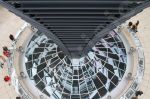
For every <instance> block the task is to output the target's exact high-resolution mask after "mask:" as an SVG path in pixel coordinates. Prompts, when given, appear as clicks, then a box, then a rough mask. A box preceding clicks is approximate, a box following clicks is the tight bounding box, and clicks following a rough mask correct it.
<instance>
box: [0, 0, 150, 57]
mask: <svg viewBox="0 0 150 99" xmlns="http://www.w3.org/2000/svg"><path fill="white" fill-rule="evenodd" d="M3 1H5V2H3ZM3 1H1V4H2V5H4V6H5V7H7V8H8V9H9V10H11V9H12V8H11V7H8V6H9V5H13V6H14V7H15V8H16V9H17V11H18V10H19V12H17V11H14V10H11V11H12V12H14V13H15V14H17V15H19V16H20V17H22V18H23V19H25V20H26V21H28V22H29V23H31V24H32V25H33V26H35V27H37V28H38V29H39V30H41V31H42V30H43V29H45V28H46V29H45V30H46V31H45V32H46V35H50V36H49V37H51V38H52V39H54V42H56V43H57V44H58V45H61V46H60V47H62V50H65V52H68V51H69V53H71V56H73V57H77V56H79V55H80V54H81V53H82V52H83V51H84V48H86V50H89V49H90V47H91V46H93V45H91V46H90V47H87V46H89V44H90V43H91V42H89V41H93V42H92V43H95V42H96V41H94V40H93V39H94V38H97V39H99V37H100V36H98V35H97V34H98V33H101V31H102V30H104V29H106V28H108V25H110V24H112V23H113V22H114V21H115V20H117V19H119V18H120V17H121V16H123V15H124V14H125V13H127V12H130V11H131V10H133V8H135V7H137V6H139V5H140V4H142V3H143V2H144V1H145V2H146V1H149V0H3ZM7 4H8V5H7ZM20 12H23V15H22V14H19V13H20ZM24 15H26V16H24ZM28 16H29V17H30V18H32V19H33V20H32V19H29V18H28ZM35 21H36V22H38V23H40V24H39V26H37V25H36V22H35ZM43 26H44V27H43ZM39 27H42V28H39ZM112 28H114V26H112ZM48 31H49V34H48V33H47V32H48ZM104 34H107V33H103V32H102V34H101V36H104ZM97 36H98V37H97Z"/></svg>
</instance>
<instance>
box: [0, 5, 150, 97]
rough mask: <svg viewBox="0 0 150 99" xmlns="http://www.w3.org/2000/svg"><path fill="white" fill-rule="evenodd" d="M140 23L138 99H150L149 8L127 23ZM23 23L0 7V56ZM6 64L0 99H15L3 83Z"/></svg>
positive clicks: (2, 72) (1, 75) (0, 75)
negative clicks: (142, 64)
mask: <svg viewBox="0 0 150 99" xmlns="http://www.w3.org/2000/svg"><path fill="white" fill-rule="evenodd" d="M137 20H139V21H140V24H139V27H138V33H137V34H138V36H139V38H140V41H141V43H142V45H143V49H144V54H145V73H144V78H143V81H142V83H141V85H140V90H142V91H143V92H144V94H143V95H142V96H140V97H139V99H150V98H149V97H150V90H149V89H150V8H147V9H145V10H144V11H143V12H141V13H139V14H137V15H136V16H134V17H132V18H131V19H130V20H129V21H132V22H136V21H137ZM23 24H24V21H22V20H21V19H20V18H19V17H17V16H15V15H14V14H12V13H10V12H8V11H7V10H6V9H4V8H2V7H0V55H2V46H4V45H6V46H10V44H11V41H10V40H9V37H8V36H9V34H13V35H15V33H16V32H17V30H19V28H20V27H21V26H23ZM6 66H7V65H6V64H5V67H4V68H3V69H0V99H15V97H16V96H17V95H16V93H15V91H14V88H13V87H12V86H9V84H8V83H5V82H4V81H3V78H4V76H5V75H7V69H6Z"/></svg>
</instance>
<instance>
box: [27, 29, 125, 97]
mask: <svg viewBox="0 0 150 99" xmlns="http://www.w3.org/2000/svg"><path fill="white" fill-rule="evenodd" d="M25 57H26V61H25V66H26V70H27V73H28V76H29V77H30V80H31V81H32V82H33V83H34V84H35V86H36V87H37V88H38V89H39V90H40V91H42V92H43V93H44V94H46V95H47V96H49V97H52V99H97V98H98V99H100V98H102V97H103V96H105V95H106V94H107V92H111V91H112V90H113V89H115V87H116V86H117V85H118V84H119V82H120V81H121V79H122V78H123V76H124V73H125V71H126V64H127V55H126V50H125V47H124V44H123V42H122V40H121V38H120V37H119V35H118V34H117V33H116V32H115V31H111V32H110V33H109V34H108V35H106V36H105V37H103V38H102V39H100V40H99V41H98V42H97V43H96V44H95V46H94V47H93V48H92V49H91V51H89V53H88V54H87V55H86V56H84V57H81V58H79V59H70V58H69V57H68V56H66V55H65V54H64V53H63V52H62V51H61V49H60V48H59V46H57V45H56V44H55V43H54V42H53V41H52V40H51V39H49V38H47V37H46V36H45V35H44V34H43V33H40V32H39V33H36V34H35V35H34V36H33V37H32V39H31V40H30V42H29V44H28V46H27V50H26V55H25Z"/></svg>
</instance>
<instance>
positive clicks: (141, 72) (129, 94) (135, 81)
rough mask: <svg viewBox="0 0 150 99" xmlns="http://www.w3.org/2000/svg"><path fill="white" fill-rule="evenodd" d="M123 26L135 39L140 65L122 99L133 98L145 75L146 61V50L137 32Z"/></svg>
mask: <svg viewBox="0 0 150 99" xmlns="http://www.w3.org/2000/svg"><path fill="white" fill-rule="evenodd" d="M122 28H125V29H127V31H128V33H129V34H130V36H131V37H132V40H133V41H134V43H135V45H136V50H137V54H138V65H137V72H136V76H135V77H134V79H133V82H132V84H131V85H130V87H129V88H128V90H127V91H126V92H125V93H124V94H123V95H122V97H121V98H120V99H131V98H132V97H134V96H135V92H136V91H137V90H138V88H139V84H140V83H141V81H142V78H143V76H144V63H145V62H144V51H143V48H142V44H141V42H140V40H139V38H138V36H137V34H136V33H135V32H134V31H132V30H131V29H129V28H127V26H123V27H122ZM122 32H123V31H122Z"/></svg>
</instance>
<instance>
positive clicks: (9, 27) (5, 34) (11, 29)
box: [0, 7, 24, 99]
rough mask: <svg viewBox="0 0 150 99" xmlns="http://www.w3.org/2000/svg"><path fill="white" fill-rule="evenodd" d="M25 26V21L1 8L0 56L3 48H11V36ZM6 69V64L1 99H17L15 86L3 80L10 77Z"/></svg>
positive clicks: (2, 71) (0, 75) (1, 72)
mask: <svg viewBox="0 0 150 99" xmlns="http://www.w3.org/2000/svg"><path fill="white" fill-rule="evenodd" d="M23 24H24V21H22V20H21V19H20V18H19V17H16V15H14V14H12V13H10V12H8V11H7V10H6V9H4V8H3V7H0V55H2V47H3V46H8V47H10V44H11V41H10V40H9V35H10V34H13V35H15V34H16V32H17V31H18V30H19V28H20V27H21V26H23ZM5 58H6V57H5ZM6 68H7V64H5V66H4V68H3V69H1V68H0V99H16V96H17V95H16V92H15V91H14V88H13V86H9V84H8V83H5V82H4V80H3V79H4V76H5V75H8V73H7V69H6Z"/></svg>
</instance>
